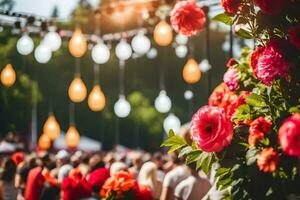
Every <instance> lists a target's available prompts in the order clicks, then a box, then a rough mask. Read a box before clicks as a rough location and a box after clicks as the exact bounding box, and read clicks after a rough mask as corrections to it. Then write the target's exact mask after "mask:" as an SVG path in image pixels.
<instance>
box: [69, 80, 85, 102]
mask: <svg viewBox="0 0 300 200" xmlns="http://www.w3.org/2000/svg"><path fill="white" fill-rule="evenodd" d="M68 93H69V97H70V99H71V101H73V102H75V103H79V102H82V101H83V100H84V99H85V97H86V95H87V91H86V87H85V85H84V83H83V81H82V80H81V79H80V78H79V77H77V78H74V79H73V81H72V82H71V84H70V87H69V90H68Z"/></svg>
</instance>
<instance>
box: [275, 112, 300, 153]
mask: <svg viewBox="0 0 300 200" xmlns="http://www.w3.org/2000/svg"><path fill="white" fill-rule="evenodd" d="M278 141H279V144H280V146H281V149H282V151H283V152H284V153H285V154H287V155H289V156H296V157H300V113H297V114H293V115H292V116H290V117H289V118H287V119H286V120H285V121H284V122H283V124H282V125H281V126H280V128H279V131H278Z"/></svg>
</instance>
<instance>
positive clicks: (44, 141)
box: [38, 134, 51, 150]
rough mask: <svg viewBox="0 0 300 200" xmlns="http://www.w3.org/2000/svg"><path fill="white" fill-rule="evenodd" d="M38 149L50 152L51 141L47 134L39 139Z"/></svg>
mask: <svg viewBox="0 0 300 200" xmlns="http://www.w3.org/2000/svg"><path fill="white" fill-rule="evenodd" d="M38 147H39V149H41V150H48V149H49V148H50V147H51V140H50V138H49V137H48V136H47V135H46V134H42V135H41V137H40V138H39V141H38Z"/></svg>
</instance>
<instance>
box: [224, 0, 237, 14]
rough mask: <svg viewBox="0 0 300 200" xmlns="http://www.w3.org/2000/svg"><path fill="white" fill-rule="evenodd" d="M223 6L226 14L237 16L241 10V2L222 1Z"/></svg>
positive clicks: (232, 0) (233, 0) (234, 0)
mask: <svg viewBox="0 0 300 200" xmlns="http://www.w3.org/2000/svg"><path fill="white" fill-rule="evenodd" d="M221 4H222V6H223V8H224V10H225V12H226V13H229V14H235V13H237V11H238V10H239V8H240V5H241V0H222V1H221Z"/></svg>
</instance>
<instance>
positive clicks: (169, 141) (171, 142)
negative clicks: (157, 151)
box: [161, 135, 187, 147]
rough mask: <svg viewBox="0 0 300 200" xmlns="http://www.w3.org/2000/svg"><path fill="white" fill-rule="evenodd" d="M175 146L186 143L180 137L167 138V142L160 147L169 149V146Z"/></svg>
mask: <svg viewBox="0 0 300 200" xmlns="http://www.w3.org/2000/svg"><path fill="white" fill-rule="evenodd" d="M175 145H177V146H178V145H182V146H184V145H187V143H186V141H185V140H184V138H182V137H180V136H176V135H175V136H171V137H169V138H168V139H167V140H165V141H164V142H163V143H162V144H161V146H166V147H170V146H175Z"/></svg>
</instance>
